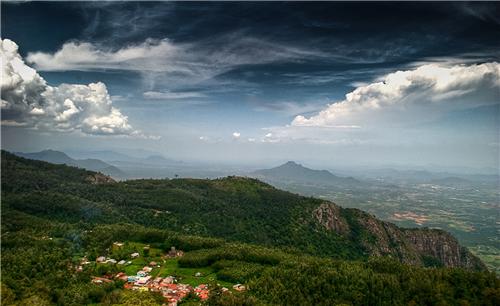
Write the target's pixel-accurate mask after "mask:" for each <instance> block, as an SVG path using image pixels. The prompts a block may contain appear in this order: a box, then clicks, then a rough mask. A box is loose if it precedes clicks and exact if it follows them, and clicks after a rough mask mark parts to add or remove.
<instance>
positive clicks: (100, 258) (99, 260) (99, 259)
mask: <svg viewBox="0 0 500 306" xmlns="http://www.w3.org/2000/svg"><path fill="white" fill-rule="evenodd" d="M95 261H96V262H105V261H106V257H104V256H99V257H97V258H96V260H95Z"/></svg>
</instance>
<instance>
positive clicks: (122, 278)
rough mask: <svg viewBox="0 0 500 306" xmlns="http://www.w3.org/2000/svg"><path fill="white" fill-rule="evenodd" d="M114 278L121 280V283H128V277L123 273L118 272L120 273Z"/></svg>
mask: <svg viewBox="0 0 500 306" xmlns="http://www.w3.org/2000/svg"><path fill="white" fill-rule="evenodd" d="M115 278H118V279H119V280H123V281H128V276H127V274H125V273H123V272H120V273H117V274H116V275H115Z"/></svg>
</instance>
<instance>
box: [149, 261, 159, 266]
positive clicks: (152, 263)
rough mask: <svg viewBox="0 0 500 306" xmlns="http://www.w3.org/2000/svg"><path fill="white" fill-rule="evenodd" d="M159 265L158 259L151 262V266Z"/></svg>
mask: <svg viewBox="0 0 500 306" xmlns="http://www.w3.org/2000/svg"><path fill="white" fill-rule="evenodd" d="M157 265H158V263H157V262H156V261H152V262H150V263H149V266H150V267H156V266H157Z"/></svg>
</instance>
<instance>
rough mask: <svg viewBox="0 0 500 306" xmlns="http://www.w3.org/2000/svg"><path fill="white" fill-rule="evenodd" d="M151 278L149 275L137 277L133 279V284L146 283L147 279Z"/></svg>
mask: <svg viewBox="0 0 500 306" xmlns="http://www.w3.org/2000/svg"><path fill="white" fill-rule="evenodd" d="M150 279H151V276H143V277H139V278H138V279H137V280H136V281H135V285H136V286H144V285H146V284H147V283H148V282H149V280H150Z"/></svg>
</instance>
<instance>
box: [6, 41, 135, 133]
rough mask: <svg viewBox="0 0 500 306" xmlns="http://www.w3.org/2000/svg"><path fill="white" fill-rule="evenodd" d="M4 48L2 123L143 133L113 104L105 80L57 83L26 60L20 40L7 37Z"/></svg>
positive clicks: (32, 126)
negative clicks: (20, 53) (29, 64)
mask: <svg viewBox="0 0 500 306" xmlns="http://www.w3.org/2000/svg"><path fill="white" fill-rule="evenodd" d="M0 50H1V59H2V83H1V90H2V92H1V108H2V125H6V126H26V127H31V128H37V129H46V130H58V131H81V132H83V133H86V134H94V135H99V134H100V135H139V134H140V133H139V132H137V131H135V130H134V129H133V128H132V126H131V125H130V124H129V123H128V118H127V116H125V115H123V114H122V113H121V112H120V110H119V109H117V108H116V107H114V106H113V104H112V101H111V98H110V96H109V94H108V91H107V88H106V85H105V84H103V83H101V82H97V83H91V84H89V85H73V84H61V85H59V86H57V87H53V86H50V85H48V84H47V82H46V81H45V80H44V79H43V78H42V77H41V76H40V75H39V74H38V73H37V71H36V70H35V69H33V68H31V67H29V66H27V65H26V64H25V63H24V61H23V59H22V58H21V56H20V55H19V53H18V46H17V44H16V43H14V42H13V41H11V40H9V39H3V40H1V44H0ZM77 56H78V55H77Z"/></svg>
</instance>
